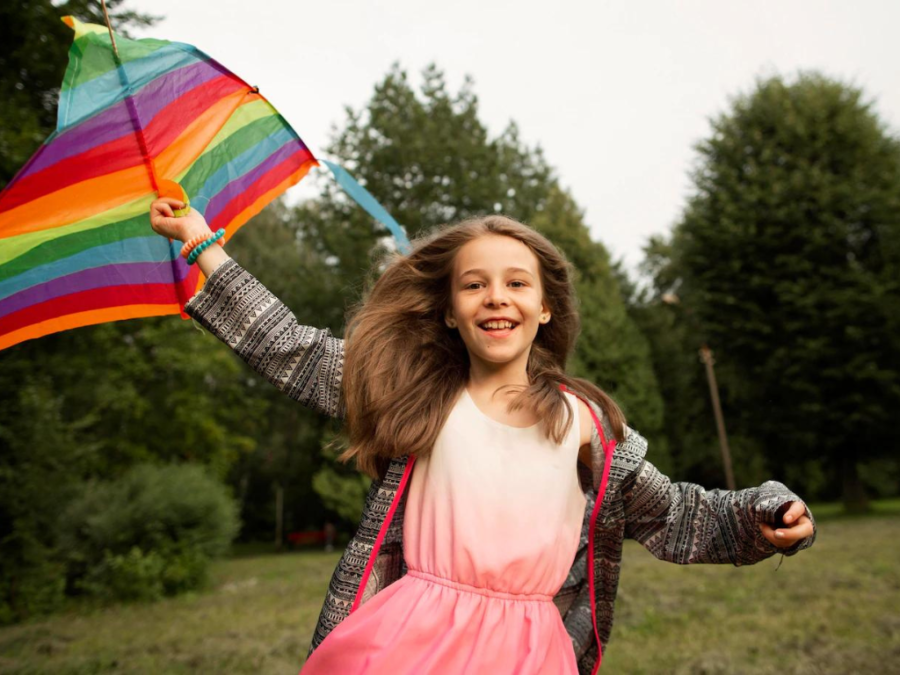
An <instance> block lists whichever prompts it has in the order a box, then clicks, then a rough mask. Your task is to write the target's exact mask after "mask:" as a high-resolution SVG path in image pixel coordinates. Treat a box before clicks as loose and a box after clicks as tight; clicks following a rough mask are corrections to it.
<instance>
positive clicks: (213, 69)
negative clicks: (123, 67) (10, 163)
mask: <svg viewBox="0 0 900 675" xmlns="http://www.w3.org/2000/svg"><path fill="white" fill-rule="evenodd" d="M217 66H218V67H217ZM220 75H222V70H221V66H219V65H218V64H211V63H207V62H206V61H198V62H197V63H192V64H191V65H189V66H184V67H183V68H178V69H177V70H172V71H170V72H168V73H165V74H164V75H160V76H159V77H157V78H156V79H155V80H153V81H151V82H149V83H147V84H146V85H144V87H143V88H142V89H141V90H140V91H139V92H138V93H137V94H135V95H134V96H133V97H132V99H133V100H134V103H135V105H136V106H137V109H138V112H139V113H140V117H141V124H142V125H143V126H144V127H146V126H147V125H148V124H149V123H150V122H151V121H152V120H153V118H154V117H155V116H156V113H158V112H159V111H160V110H162V109H163V108H164V107H165V106H167V105H169V104H170V103H171V102H172V101H174V100H176V99H177V98H179V97H181V96H184V95H185V94H186V93H187V92H188V91H190V90H191V89H194V88H196V87H198V86H200V85H202V84H204V83H205V82H208V81H209V80H212V79H214V78H216V77H219V76H220ZM130 133H134V127H132V125H131V121H130V120H129V115H128V107H127V105H126V101H124V100H123V101H119V102H118V103H116V104H114V105H112V106H110V107H109V108H107V109H106V110H104V111H102V112H101V113H99V114H97V115H94V116H93V117H91V118H90V119H87V120H85V121H84V122H82V123H81V124H79V125H77V126H75V127H73V128H72V129H69V130H67V131H65V132H64V133H62V134H60V135H59V136H57V137H55V138H52V137H51V138H52V140H53V144H52V145H45V146H43V147H42V148H41V149H42V150H43V152H42V153H41V156H40V158H38V159H37V160H36V161H35V162H34V163H33V164H31V165H30V166H29V167H28V170H27V171H25V172H23V173H22V175H21V176H18V177H17V178H24V177H26V176H29V175H31V174H33V173H37V172H38V171H42V170H43V169H46V168H47V167H49V166H52V165H53V164H56V163H57V162H59V161H61V160H63V159H66V158H68V157H72V156H74V155H79V154H81V153H82V152H86V151H88V150H90V149H92V148H95V147H97V146H98V145H102V144H103V143H108V142H109V141H112V140H115V139H117V138H120V137H122V136H124V135H126V134H130ZM48 140H49V139H48Z"/></svg>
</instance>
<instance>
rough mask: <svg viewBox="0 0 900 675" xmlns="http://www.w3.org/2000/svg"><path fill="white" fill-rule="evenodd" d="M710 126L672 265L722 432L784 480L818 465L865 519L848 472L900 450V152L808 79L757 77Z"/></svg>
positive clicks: (878, 126)
mask: <svg viewBox="0 0 900 675" xmlns="http://www.w3.org/2000/svg"><path fill="white" fill-rule="evenodd" d="M712 127H713V131H712V134H711V136H710V137H709V138H707V139H706V140H704V141H702V142H701V143H700V144H699V145H698V147H697V150H698V154H699V158H698V165H697V168H696V170H695V171H694V173H693V182H694V189H695V193H694V195H693V196H692V198H691V199H690V202H689V205H688V207H687V209H686V210H685V213H684V216H683V218H682V220H681V222H680V223H679V224H678V225H677V227H676V228H675V231H674V239H673V259H674V262H675V265H676V268H677V270H678V272H679V273H680V275H681V282H682V284H683V287H682V292H681V295H682V296H683V297H684V299H685V303H686V305H688V306H690V307H692V308H693V309H694V311H695V312H696V314H697V317H698V319H699V320H700V322H701V323H702V325H703V329H704V331H705V333H706V334H707V335H708V337H709V340H710V342H711V346H712V347H713V349H714V350H715V351H716V354H717V361H718V364H719V368H720V369H721V372H722V379H723V381H724V382H726V383H727V386H728V388H729V391H730V393H731V396H732V397H733V401H732V403H733V407H732V408H731V409H730V410H729V411H726V414H727V415H728V417H729V424H730V425H731V426H732V427H735V428H737V429H739V430H740V431H741V432H742V433H744V434H746V435H752V436H755V437H757V438H758V439H759V440H760V441H761V442H762V444H763V447H765V448H766V449H767V452H768V454H769V459H770V461H771V462H772V465H773V466H774V467H776V468H777V470H778V471H781V472H782V473H787V472H788V469H789V467H792V466H797V465H798V463H802V462H803V461H804V460H806V461H807V462H812V463H824V465H825V466H826V467H827V474H828V475H829V476H831V478H832V480H833V481H834V482H835V483H836V482H838V481H840V482H841V484H842V494H843V498H844V501H845V504H846V505H847V507H848V508H854V509H864V508H865V505H866V496H865V493H864V490H863V486H862V483H861V482H860V480H859V475H858V469H857V465H858V464H859V463H860V462H862V461H865V460H868V459H870V458H874V457H877V456H879V455H883V454H886V453H888V452H890V451H892V450H896V449H897V447H898V441H900V434H898V432H897V430H896V425H895V424H894V422H893V419H892V417H893V415H894V412H895V411H896V410H897V409H898V408H900V334H898V321H900V208H898V207H900V144H898V141H897V140H896V139H895V138H894V137H892V136H891V135H890V134H889V133H888V131H887V130H886V128H885V126H884V125H883V124H882V123H881V122H880V121H879V119H878V118H877V116H876V115H875V113H874V112H873V110H872V106H871V104H870V103H866V102H864V101H863V96H862V92H860V91H859V90H858V89H855V88H853V87H850V86H847V85H844V84H842V83H840V82H837V81H835V80H831V79H828V78H826V77H824V76H822V75H818V74H814V73H812V74H801V75H799V76H798V77H797V78H796V79H795V81H793V82H786V81H785V80H784V79H782V78H781V77H773V78H770V79H768V80H764V81H759V82H758V83H757V84H756V87H755V89H754V90H753V91H752V92H751V93H749V94H746V95H742V96H739V97H737V98H736V99H735V100H734V101H733V103H732V105H731V109H730V110H729V111H728V112H727V113H725V114H722V115H720V116H719V117H718V118H716V119H715V120H713V122H712ZM732 420H734V423H733V424H732ZM810 466H814V464H810ZM788 477H790V476H788Z"/></svg>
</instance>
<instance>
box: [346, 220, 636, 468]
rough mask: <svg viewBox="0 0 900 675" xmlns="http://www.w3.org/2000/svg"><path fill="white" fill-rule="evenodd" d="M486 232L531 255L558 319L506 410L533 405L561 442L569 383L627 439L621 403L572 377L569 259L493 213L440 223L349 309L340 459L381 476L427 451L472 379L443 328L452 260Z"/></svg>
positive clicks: (455, 341)
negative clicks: (344, 440) (345, 444)
mask: <svg viewBox="0 0 900 675" xmlns="http://www.w3.org/2000/svg"><path fill="white" fill-rule="evenodd" d="M490 234H494V235H503V236H507V237H512V238H513V239H517V240H519V241H521V242H522V243H523V244H525V245H526V246H528V248H530V249H531V250H532V251H533V252H534V254H535V255H536V256H537V259H538V261H539V264H540V274H541V285H542V287H543V292H544V302H545V303H546V304H547V307H548V308H549V309H550V313H551V315H552V319H551V321H550V322H549V323H546V324H542V325H541V326H540V328H539V329H538V333H537V336H536V337H535V339H534V342H533V343H532V346H531V352H530V355H529V357H528V365H527V366H526V370H527V375H528V381H529V382H530V385H529V386H527V387H522V390H521V391H520V392H519V394H518V395H517V396H516V397H515V398H514V399H513V400H511V401H510V402H509V405H508V407H507V409H508V410H509V411H510V412H514V411H516V410H519V409H521V408H523V407H525V406H528V407H529V408H530V409H531V410H532V411H534V413H535V415H536V417H537V418H538V419H540V420H542V422H543V427H542V428H543V431H544V434H545V436H546V438H548V439H550V438H552V439H553V441H554V442H555V443H557V444H559V443H562V442H563V439H564V438H565V436H566V434H567V433H568V431H569V427H570V426H571V424H572V422H571V413H572V412H574V411H571V410H568V414H567V413H566V412H565V411H564V410H563V408H564V407H565V408H567V409H568V408H569V407H570V406H569V403H568V401H567V400H566V397H565V395H564V394H563V392H562V391H560V389H559V385H560V384H565V385H566V386H567V388H569V389H570V390H571V391H573V392H577V393H580V394H582V395H583V396H586V397H587V398H589V399H591V400H593V401H594V402H596V403H597V404H599V405H600V407H601V409H602V410H603V412H604V413H605V414H606V416H607V418H608V420H609V422H610V425H611V427H612V429H613V431H614V433H615V436H616V437H617V438H618V439H619V440H621V439H622V436H623V434H624V426H625V417H624V415H623V414H622V411H621V410H620V409H619V407H618V406H617V405H616V403H615V402H614V401H613V400H612V399H611V398H610V397H609V396H607V395H606V394H605V393H604V392H603V391H602V390H601V389H599V388H598V387H597V386H596V385H594V384H592V383H591V382H589V381H587V380H583V379H581V378H574V377H570V376H568V375H567V374H566V361H567V360H568V358H569V355H570V354H571V353H572V351H573V350H574V348H575V341H576V338H577V337H578V333H579V331H580V330H581V320H580V319H579V316H578V311H577V300H576V298H575V290H574V287H573V284H572V271H573V269H572V265H571V263H569V262H568V261H567V260H566V258H565V256H563V255H562V253H560V252H559V251H558V250H557V248H556V247H555V246H554V245H553V244H552V243H550V241H548V240H547V239H546V238H545V237H544V236H543V235H541V234H539V233H538V232H536V231H534V230H533V229H531V228H530V227H528V226H527V225H523V224H522V223H519V222H517V221H515V220H512V219H510V218H506V217H504V216H487V217H483V218H472V219H470V220H465V221H462V222H460V223H457V224H455V225H449V226H448V225H444V226H440V227H437V228H435V229H433V230H431V231H430V232H428V233H426V234H425V235H423V236H421V237H419V238H417V239H415V240H414V241H413V242H412V251H411V252H410V253H409V254H407V255H402V254H399V253H392V254H390V259H389V260H388V265H387V268H386V269H385V270H384V272H383V273H382V274H381V275H380V276H379V277H378V278H377V279H375V280H374V283H372V282H371V281H370V284H369V285H370V286H371V289H370V290H369V291H368V292H367V293H366V294H364V296H363V298H362V300H361V301H360V302H358V303H357V304H356V305H355V306H354V307H352V308H351V309H350V312H349V316H350V320H349V322H348V324H347V328H346V331H345V335H344V338H345V345H344V346H345V353H344V379H343V383H342V386H343V402H344V409H345V413H346V414H345V418H346V422H347V432H348V436H349V439H348V440H349V449H347V450H346V451H344V452H343V454H341V456H340V457H339V459H341V460H342V461H345V462H346V461H349V460H350V459H352V458H356V462H357V467H358V468H359V469H360V470H361V471H363V472H365V473H367V474H368V475H370V476H372V477H373V478H376V477H379V476H382V475H383V474H384V471H385V470H386V467H387V464H388V463H389V461H390V459H391V458H392V457H399V456H402V455H405V454H415V455H419V456H425V455H427V453H429V452H430V451H431V448H432V447H433V446H434V443H435V441H436V439H437V436H438V433H439V432H440V430H441V428H442V427H443V425H444V422H445V421H446V419H447V417H448V416H449V414H450V409H451V407H452V404H453V402H454V401H456V399H457V397H458V395H459V394H460V392H461V390H462V387H464V386H465V384H466V381H467V379H468V373H469V354H468V351H467V350H466V345H465V343H464V342H463V340H462V338H461V337H460V335H459V332H458V331H457V330H455V329H450V328H447V326H446V324H445V323H444V314H445V310H446V309H447V307H448V306H449V304H450V302H451V283H452V275H453V262H454V259H455V258H456V254H457V252H458V251H459V249H460V248H462V247H463V246H464V245H465V244H466V243H468V242H470V241H472V240H473V239H476V238H478V237H482V236H485V235H490ZM373 275H377V269H373ZM507 386H513V385H507Z"/></svg>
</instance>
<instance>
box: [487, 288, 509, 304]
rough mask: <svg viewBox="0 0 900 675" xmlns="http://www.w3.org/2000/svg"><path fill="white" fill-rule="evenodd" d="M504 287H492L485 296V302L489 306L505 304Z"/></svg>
mask: <svg viewBox="0 0 900 675" xmlns="http://www.w3.org/2000/svg"><path fill="white" fill-rule="evenodd" d="M507 302H508V301H507V299H506V289H505V288H503V287H502V286H500V287H492V288H491V290H490V292H489V293H488V294H487V297H486V298H485V303H486V304H488V305H491V306H494V305H505V304H507Z"/></svg>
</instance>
